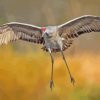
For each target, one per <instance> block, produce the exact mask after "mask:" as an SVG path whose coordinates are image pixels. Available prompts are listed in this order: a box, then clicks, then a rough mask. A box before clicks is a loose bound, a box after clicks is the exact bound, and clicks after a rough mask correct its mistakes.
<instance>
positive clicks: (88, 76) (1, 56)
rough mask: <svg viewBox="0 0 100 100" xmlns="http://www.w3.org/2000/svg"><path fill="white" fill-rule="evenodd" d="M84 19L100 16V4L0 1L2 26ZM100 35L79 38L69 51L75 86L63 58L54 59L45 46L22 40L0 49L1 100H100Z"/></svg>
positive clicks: (61, 0)
mask: <svg viewBox="0 0 100 100" xmlns="http://www.w3.org/2000/svg"><path fill="white" fill-rule="evenodd" d="M82 15H96V16H100V0H0V25H2V24H4V23H6V22H11V21H18V22H24V23H30V24H35V25H39V26H45V25H59V24H62V23H64V22H66V21H68V20H70V19H73V18H76V17H79V16H82ZM99 44H100V33H92V34H88V35H84V36H81V37H79V38H78V39H76V40H75V41H74V43H73V45H72V47H71V48H69V50H68V51H66V52H65V55H66V59H67V62H68V64H69V66H70V69H71V72H72V74H73V75H74V78H75V80H76V84H75V86H74V87H73V86H72V84H71V83H70V79H69V76H68V72H67V70H66V67H65V64H64V62H63V60H62V57H61V54H60V53H57V54H54V56H55V65H54V82H55V88H54V89H53V91H52V92H51V90H50V88H49V81H50V75H51V59H50V56H49V54H48V53H45V52H43V51H42V50H41V49H40V48H41V46H37V45H33V44H30V43H26V42H21V41H18V42H16V43H9V44H8V45H3V46H0V100H100V77H99V76H100V45H99Z"/></svg>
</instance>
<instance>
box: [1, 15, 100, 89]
mask: <svg viewBox="0 0 100 100" xmlns="http://www.w3.org/2000/svg"><path fill="white" fill-rule="evenodd" d="M99 31H100V17H97V16H92V15H85V16H82V17H78V18H76V19H74V20H71V21H68V22H66V23H64V24H62V25H58V26H46V27H38V26H34V25H30V24H24V23H18V22H11V23H6V24H4V25H2V26H1V27H0V45H1V44H7V43H8V42H10V41H15V40H18V39H19V40H24V41H28V42H32V43H37V44H42V45H43V47H42V49H43V50H44V51H47V52H49V53H50V56H51V61H52V70H51V80H50V88H51V90H52V88H53V86H54V82H53V64H54V59H53V56H52V52H61V54H62V57H63V60H64V62H65V64H66V67H67V70H68V73H69V76H70V79H71V82H72V83H73V84H74V82H75V80H74V78H73V76H72V75H71V72H70V70H69V67H68V64H67V61H66V59H65V56H64V53H63V51H65V50H66V49H67V48H68V47H70V45H71V44H72V42H73V40H74V38H76V37H78V36H79V35H81V34H84V33H90V32H99Z"/></svg>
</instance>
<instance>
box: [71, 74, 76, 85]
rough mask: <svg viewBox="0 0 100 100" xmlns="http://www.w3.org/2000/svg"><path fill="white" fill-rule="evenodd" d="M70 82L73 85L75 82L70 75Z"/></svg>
mask: <svg viewBox="0 0 100 100" xmlns="http://www.w3.org/2000/svg"><path fill="white" fill-rule="evenodd" d="M70 78H71V83H72V84H73V85H74V84H75V79H74V78H73V77H72V76H71V77H70Z"/></svg>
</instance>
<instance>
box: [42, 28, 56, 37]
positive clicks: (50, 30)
mask: <svg viewBox="0 0 100 100" xmlns="http://www.w3.org/2000/svg"><path fill="white" fill-rule="evenodd" d="M56 31H57V27H56V26H48V27H42V33H43V35H42V37H44V36H46V37H52V36H53V33H54V32H56Z"/></svg>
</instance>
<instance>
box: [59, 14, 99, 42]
mask: <svg viewBox="0 0 100 100" xmlns="http://www.w3.org/2000/svg"><path fill="white" fill-rule="evenodd" d="M90 32H100V17H97V16H92V15H85V16H82V17H78V18H76V19H74V20H71V21H68V22H66V23H64V24H62V25H59V26H58V34H59V35H60V36H61V37H63V38H64V39H65V41H66V42H67V41H69V40H70V39H72V40H73V39H74V38H75V37H78V36H79V35H81V34H84V33H90ZM66 44H67V43H66Z"/></svg>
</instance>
